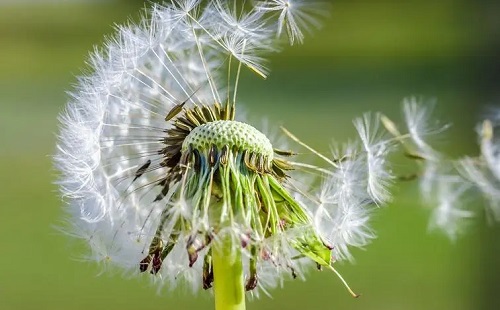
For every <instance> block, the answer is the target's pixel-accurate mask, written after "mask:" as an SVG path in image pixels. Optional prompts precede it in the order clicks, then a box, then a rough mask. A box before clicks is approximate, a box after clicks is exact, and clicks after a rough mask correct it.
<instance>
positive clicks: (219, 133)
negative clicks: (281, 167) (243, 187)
mask: <svg viewBox="0 0 500 310" xmlns="http://www.w3.org/2000/svg"><path fill="white" fill-rule="evenodd" d="M189 145H192V147H193V148H195V149H198V150H200V151H206V150H209V149H210V147H211V146H212V145H215V146H216V147H217V148H218V149H222V148H223V147H224V146H226V145H227V146H229V147H230V148H231V149H232V148H236V149H238V150H246V151H250V152H252V153H256V154H260V155H263V156H265V157H267V158H268V159H269V160H272V158H273V146H272V144H271V142H270V141H269V139H268V138H267V137H266V136H265V135H264V134H263V133H261V132H260V131H258V130H257V129H255V128H254V127H252V126H250V125H248V124H245V123H242V122H238V121H230V120H218V121H214V122H209V123H206V124H203V125H200V126H198V127H196V128H194V129H193V130H192V131H191V132H190V133H189V135H188V136H187V137H186V139H185V140H184V143H183V144H182V151H185V150H187V149H188V146H189Z"/></svg>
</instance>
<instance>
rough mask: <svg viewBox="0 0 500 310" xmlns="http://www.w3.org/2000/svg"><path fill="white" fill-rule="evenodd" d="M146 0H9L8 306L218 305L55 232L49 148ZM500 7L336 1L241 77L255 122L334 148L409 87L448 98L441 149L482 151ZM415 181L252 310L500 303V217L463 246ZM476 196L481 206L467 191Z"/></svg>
mask: <svg viewBox="0 0 500 310" xmlns="http://www.w3.org/2000/svg"><path fill="white" fill-rule="evenodd" d="M148 5H150V4H149V3H145V2H144V1H139V0H129V1H118V0H117V1H69V0H67V1H43V0H38V1H36V0H33V1H20V0H12V1H6V0H0V253H1V254H0V309H2V310H11V309H94V310H97V309H109V310H111V309H121V310H125V309H141V310H146V309H212V308H213V303H212V299H211V296H210V294H209V293H206V292H201V293H200V294H199V295H198V296H195V297H193V296H192V295H189V294H188V293H184V292H183V291H182V290H180V291H179V290H178V291H175V292H174V293H168V292H162V293H160V294H158V293H157V292H156V290H155V288H153V287H152V286H151V285H150V284H149V282H148V281H147V279H125V278H124V277H122V276H121V275H119V274H111V275H110V274H104V275H98V274H99V268H98V267H97V266H95V265H94V264H91V263H86V262H81V261H79V260H78V257H80V255H81V254H82V253H83V250H82V251H81V252H79V251H78V249H79V248H78V247H75V246H74V242H73V241H72V240H69V239H68V238H67V237H66V236H64V235H62V234H61V233H59V232H58V231H57V230H56V229H54V226H56V225H58V224H59V223H60V222H61V220H62V219H63V213H62V211H61V202H60V200H59V198H58V194H57V188H56V186H54V185H53V182H54V179H55V175H56V172H55V171H54V169H53V168H52V164H51V154H53V153H54V150H55V135H56V133H57V130H58V129H57V119H56V118H57V115H58V112H59V111H61V109H62V108H63V106H64V104H65V101H66V99H67V95H66V94H65V91H66V90H69V89H71V87H72V85H73V84H74V83H75V81H76V78H75V76H76V75H78V74H79V73H80V72H81V71H80V70H81V68H84V61H85V59H86V57H87V52H88V51H89V50H91V49H92V48H93V46H94V45H96V44H97V45H99V44H100V43H102V42H103V35H105V34H112V33H113V27H112V25H113V24H114V23H122V22H124V21H126V20H127V19H129V18H132V19H134V18H137V16H138V14H137V12H138V11H139V10H140V9H141V8H144V7H145V6H148ZM499 12H500V5H499V2H498V1H478V0H469V1H466V0H455V1H451V0H440V1H432V0H406V1H389V0H386V1H381V0H377V1H375V0H371V1H368V0H365V1H350V0H337V1H335V2H334V3H333V5H332V13H331V18H330V19H328V20H327V21H326V22H325V25H324V27H323V28H322V29H321V30H320V31H318V32H316V33H315V34H314V35H313V36H311V37H309V38H307V41H306V44H305V45H303V46H294V47H291V48H287V49H286V50H285V51H284V52H283V53H281V54H278V55H274V56H273V57H271V58H272V62H271V64H272V65H271V68H272V74H271V76H270V77H269V78H268V79H267V80H265V81H264V80H261V79H260V78H259V77H257V76H254V75H252V74H245V75H244V76H243V80H242V81H241V84H240V85H241V86H240V101H241V102H243V103H244V104H245V106H246V110H247V112H248V115H249V118H250V119H251V120H253V121H255V122H257V123H259V122H260V120H261V118H262V115H267V118H268V119H269V120H270V124H272V125H273V124H283V125H286V126H287V128H289V129H290V130H292V131H293V132H295V133H298V134H299V135H300V136H301V138H303V140H305V141H309V142H310V144H311V145H313V146H314V147H316V148H318V149H319V150H321V151H323V152H328V151H329V143H330V142H332V141H333V140H335V141H345V140H346V139H348V138H349V137H353V136H354V130H353V127H352V123H351V120H352V119H353V118H354V117H356V116H359V115H361V113H363V112H365V111H383V112H385V113H386V114H388V115H389V116H391V117H394V118H398V116H399V115H400V102H401V100H402V98H403V97H405V96H408V95H422V96H425V97H429V98H430V97H435V98H437V99H438V104H437V106H436V114H437V115H439V116H440V119H442V120H444V121H449V122H451V123H453V127H452V128H451V129H450V130H449V131H448V132H447V133H446V138H443V139H440V140H438V141H437V145H436V146H437V147H438V148H439V149H441V150H444V151H446V152H448V154H450V155H451V156H460V155H463V154H474V153H475V152H477V148H476V146H475V140H476V138H475V133H474V132H473V127H474V125H475V123H476V122H477V120H478V119H479V117H480V116H481V113H483V112H484V111H485V110H484V109H485V107H487V106H494V105H495V104H496V105H497V106H500V91H499V86H500V84H499V80H500V74H499V73H500V70H499V69H500V61H499V60H498V58H497V57H498V55H500V13H499ZM416 192H417V190H416V184H415V183H412V182H409V183H405V184H401V185H400V186H397V188H396V199H395V201H394V203H392V204H391V205H390V206H389V207H387V208H384V209H381V210H380V212H379V213H378V215H377V216H376V217H375V219H374V222H373V226H374V228H375V229H376V230H377V231H378V236H379V238H378V239H377V240H375V242H374V243H373V244H372V245H370V246H368V247H367V248H366V251H361V250H360V251H355V253H354V254H355V257H356V262H355V263H353V264H351V263H345V264H341V265H339V266H338V269H339V270H340V271H341V273H342V274H343V275H344V277H345V278H346V279H348V281H349V283H350V284H351V285H352V287H353V288H354V289H355V290H356V291H357V292H360V293H362V294H363V296H362V297H361V298H359V299H356V300H354V299H352V298H351V297H350V296H349V295H348V294H347V293H346V291H345V289H344V288H343V287H342V285H341V283H340V281H339V280H338V279H337V278H336V277H335V276H334V275H333V274H331V273H329V272H326V271H323V272H316V271H312V272H311V274H310V276H309V278H308V280H307V281H306V282H303V281H299V280H296V281H291V280H290V281H288V282H287V283H286V285H285V288H284V289H281V290H276V291H273V292H272V294H273V297H272V298H268V297H263V298H261V299H259V300H255V301H252V302H249V304H248V308H249V309H261V310H264V309H273V310H275V309H323V310H326V309H384V310H389V309H440V310H442V309H498V307H499V306H498V305H499V304H500V294H498V292H499V288H500V238H499V236H500V225H498V224H497V225H496V226H495V225H493V226H491V225H487V224H486V220H485V219H484V218H482V217H481V216H478V218H477V219H476V221H475V224H474V225H471V227H469V230H468V234H466V235H464V236H462V237H461V238H459V239H458V240H457V242H455V243H451V242H449V240H448V239H447V238H446V237H445V236H443V235H442V234H440V233H435V232H431V233H429V232H428V216H429V212H428V210H426V209H425V208H423V207H422V206H421V204H420V202H419V200H418V199H417V198H416V197H417V194H416ZM471 203H477V202H474V201H471Z"/></svg>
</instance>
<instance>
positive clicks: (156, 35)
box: [55, 0, 500, 290]
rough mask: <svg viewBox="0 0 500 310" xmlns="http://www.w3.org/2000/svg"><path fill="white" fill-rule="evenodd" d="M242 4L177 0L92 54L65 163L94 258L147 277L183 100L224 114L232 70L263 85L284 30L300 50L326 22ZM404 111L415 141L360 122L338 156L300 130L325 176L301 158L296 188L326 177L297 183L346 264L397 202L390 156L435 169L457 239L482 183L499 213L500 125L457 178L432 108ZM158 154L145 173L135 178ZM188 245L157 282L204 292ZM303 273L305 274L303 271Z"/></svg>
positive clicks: (75, 230) (60, 155)
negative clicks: (166, 150)
mask: <svg viewBox="0 0 500 310" xmlns="http://www.w3.org/2000/svg"><path fill="white" fill-rule="evenodd" d="M238 3H239V1H229V0H228V1H225V0H214V1H201V0H175V1H173V2H172V4H169V5H165V6H161V5H156V6H154V7H153V8H152V10H151V12H150V13H149V14H147V15H146V16H145V17H144V18H143V20H142V22H141V23H140V24H139V25H128V26H124V27H120V28H119V30H118V35H117V36H116V37H115V38H114V39H112V40H109V41H108V42H107V44H106V46H105V48H104V49H103V50H102V51H96V52H95V53H93V54H92V56H91V59H90V66H91V68H92V73H91V74H89V75H87V76H84V77H81V78H80V80H79V84H78V87H77V88H76V89H75V90H74V91H73V92H72V93H71V96H72V98H71V101H70V102H69V103H68V105H67V108H66V110H65V112H64V113H62V115H61V117H60V123H61V132H60V134H59V142H58V145H57V149H58V151H57V155H56V157H55V162H56V165H57V168H58V170H59V171H60V173H61V175H60V178H59V181H58V183H59V185H60V188H61V192H62V195H63V198H64V200H65V201H66V202H67V207H66V210H67V213H68V214H69V220H68V222H69V223H70V225H71V226H72V227H71V228H70V231H71V234H72V235H74V236H76V237H78V238H81V239H83V240H85V241H86V243H87V244H89V245H90V249H91V251H92V252H91V254H90V255H89V259H92V260H96V261H99V262H103V263H106V265H108V264H109V265H115V266H119V267H121V268H123V269H125V270H128V271H131V272H133V273H138V262H140V261H141V259H142V258H143V257H144V253H147V251H148V246H149V244H150V242H151V239H152V237H153V236H154V235H155V230H156V228H157V226H158V221H159V218H161V216H160V214H161V212H162V211H163V210H164V208H165V201H168V198H169V197H168V195H169V194H170V195H171V193H172V191H173V190H175V189H173V190H171V191H170V192H169V193H167V197H166V200H162V201H156V202H154V201H155V197H157V195H158V194H159V191H160V190H161V188H159V187H155V186H153V185H154V183H155V182H157V181H158V180H159V179H160V178H161V177H162V176H164V174H165V171H166V170H165V168H164V167H162V166H161V165H160V163H161V161H162V160H163V157H162V155H160V154H159V153H158V150H159V148H160V147H161V141H162V139H163V138H164V137H165V130H166V129H168V128H170V126H171V125H169V124H168V123H167V122H166V121H165V117H166V115H167V114H168V113H169V111H170V110H171V109H172V108H173V107H174V106H175V105H177V104H180V103H181V102H184V101H186V102H187V103H186V104H187V106H193V105H194V104H207V105H212V104H213V103H215V102H219V103H223V102H226V100H227V98H228V97H229V96H230V94H233V96H234V97H236V90H237V87H238V85H237V80H238V78H237V75H238V74H239V67H238V66H236V67H235V66H234V63H233V64H232V63H231V62H232V61H234V62H236V63H240V64H242V65H243V66H246V67H248V68H250V70H252V71H254V72H256V73H257V74H259V75H263V76H265V75H266V74H267V69H266V67H265V58H264V56H265V55H266V53H269V52H275V51H277V50H279V47H280V45H281V44H282V43H283V41H284V40H282V38H281V37H282V35H283V34H286V35H287V37H288V40H289V43H291V44H293V43H295V42H302V40H303V38H304V31H307V30H309V28H311V27H316V26H317V25H318V22H317V19H316V17H317V16H318V15H322V14H323V12H325V10H324V9H322V8H321V7H320V6H317V5H313V4H312V3H311V2H310V1H301V0H268V1H248V3H246V4H245V5H243V6H240V4H238ZM228 81H229V82H228ZM228 86H229V87H228ZM404 116H405V121H406V122H405V123H406V124H407V133H401V132H399V129H398V128H397V127H396V125H395V124H394V123H392V121H390V120H388V119H387V118H385V117H384V116H381V115H379V114H373V115H372V114H366V115H364V116H363V117H361V118H359V119H356V120H355V121H354V126H355V128H356V130H357V131H358V133H359V141H358V142H355V143H350V144H347V145H345V146H343V147H340V148H338V149H336V151H334V153H333V154H332V156H331V157H325V156H323V155H321V154H319V153H318V152H316V151H314V150H313V149H311V148H310V147H308V146H307V145H306V144H305V143H303V142H300V141H298V139H297V138H295V137H294V136H291V135H290V137H291V138H292V140H295V141H296V142H299V144H301V145H302V146H305V147H306V148H308V149H309V150H310V151H312V152H313V153H316V154H317V155H318V156H319V157H320V158H321V159H323V160H324V161H325V162H326V163H327V167H326V168H324V167H315V166H312V165H308V164H304V163H302V164H301V163H294V164H295V167H296V171H294V172H293V173H292V177H293V178H294V179H295V180H300V179H301V178H307V177H309V174H304V171H305V170H307V171H309V172H310V171H311V170H313V171H314V172H315V173H318V174H319V175H320V177H319V178H320V182H321V185H320V186H318V188H317V189H307V188H302V187H301V186H300V185H299V184H302V183H305V182H293V180H292V181H290V182H289V183H288V184H286V186H287V188H288V189H289V190H290V192H291V193H292V195H294V197H297V199H298V200H299V201H300V202H301V204H302V206H303V207H304V208H305V209H307V210H308V212H309V214H310V215H311V225H313V227H314V229H315V230H317V231H318V232H319V234H320V235H321V237H322V238H324V241H325V243H328V244H329V245H331V246H333V254H332V255H333V258H334V259H335V260H340V259H345V258H350V257H351V255H350V253H349V247H362V246H365V245H366V244H367V243H368V242H369V241H370V240H371V239H372V238H374V236H375V235H374V232H373V231H372V230H371V229H370V226H369V219H370V216H371V214H372V213H373V211H374V210H376V209H377V208H379V206H382V205H384V204H386V203H387V202H388V201H389V200H390V198H391V195H390V192H389V189H390V185H391V184H392V183H393V182H394V181H395V180H396V176H395V175H394V173H393V172H392V170H391V167H390V165H389V161H388V156H389V155H390V154H391V153H392V152H394V151H397V150H398V149H399V147H401V146H402V147H403V148H404V149H406V150H407V152H408V153H409V154H412V155H413V156H414V157H415V158H418V159H419V160H420V161H421V162H422V163H423V164H422V167H423V170H422V171H423V174H422V175H421V176H420V178H421V180H422V190H423V191H424V192H426V193H428V194H429V195H427V194H426V195H425V196H426V197H428V198H429V199H430V200H432V202H433V203H434V202H436V203H437V208H436V209H435V215H434V216H433V223H434V224H435V225H437V226H440V227H442V228H444V229H445V230H446V231H447V232H448V233H449V234H450V235H451V236H453V235H455V233H456V231H457V229H458V227H459V225H457V224H459V223H460V222H461V220H462V219H464V218H468V217H470V216H471V215H472V213H471V211H470V210H466V209H464V205H463V202H465V199H463V198H462V196H463V195H464V194H465V193H466V192H467V191H468V190H470V189H471V188H477V189H479V191H480V192H482V193H483V194H484V195H485V197H486V198H487V199H488V201H489V205H490V206H491V208H489V210H490V211H491V213H492V214H493V215H494V216H495V217H496V218H500V206H499V203H498V202H499V201H500V187H499V182H500V169H499V167H500V150H499V146H498V145H499V143H498V139H496V136H495V135H494V132H495V130H497V128H498V127H500V122H499V121H498V119H493V120H491V121H490V122H486V123H484V124H482V126H481V128H480V130H479V132H480V144H481V152H482V155H481V157H479V158H466V159H464V160H462V161H459V162H458V166H459V169H458V170H459V171H460V172H461V174H458V173H452V172H456V167H457V164H456V162H453V163H455V164H453V163H452V164H451V165H450V164H446V165H444V164H443V162H447V163H449V162H450V161H449V160H448V161H447V160H446V159H445V158H444V156H443V155H441V154H440V153H439V152H437V151H435V150H434V149H433V148H432V147H430V145H429V144H428V143H427V142H426V137H427V136H428V135H431V134H435V133H438V132H440V131H442V130H443V129H444V127H443V126H439V125H436V124H434V123H432V122H431V119H430V113H429V109H428V108H427V107H425V106H424V105H423V104H421V103H418V102H417V100H416V99H414V98H410V99H408V100H406V101H405V103H404ZM382 125H384V126H385V128H384V126H382ZM146 159H149V160H150V162H149V164H148V165H147V167H146V168H145V170H146V171H145V173H144V177H141V178H139V179H137V181H135V182H133V181H134V179H135V178H136V177H137V171H138V168H140V167H141V166H143V165H144V164H145V160H146ZM446 169H449V170H448V171H447V170H446ZM464 177H465V179H464ZM467 181H469V182H467ZM169 208H170V209H171V210H172V211H171V212H172V214H174V216H175V215H179V216H181V215H182V216H183V217H185V218H189V217H190V216H192V214H190V212H191V210H192V208H191V206H190V205H189V203H188V202H186V201H182V200H181V201H171V202H169ZM166 229H167V230H168V229H172V228H166ZM293 233H294V232H293V231H292V232H290V234H293ZM286 237H287V236H286V235H282V236H277V237H276V238H285V239H286ZM285 239H284V240H283V242H285V241H286V240H285ZM279 241H280V240H278V241H276V240H274V241H272V243H273V244H274V245H276V244H277V243H279ZM185 243H186V240H184V239H182V238H180V239H179V241H178V245H176V247H175V248H174V250H173V252H172V253H171V254H170V255H169V256H168V257H167V261H166V262H164V263H163V266H164V267H163V268H162V269H161V271H160V274H159V276H158V277H156V279H158V280H159V282H161V283H168V287H169V288H172V287H175V286H176V285H177V284H178V283H182V282H187V283H188V284H189V285H190V286H191V287H192V288H193V290H197V289H198V288H200V287H201V284H200V281H201V272H202V269H201V265H202V264H201V263H200V262H199V263H197V264H195V265H194V266H193V267H191V268H190V267H188V264H187V261H188V257H187V252H186V250H185V249H186V244H185ZM285 250H286V249H285ZM290 251H292V250H290ZM276 260H279V257H278V258H276ZM245 264H248V260H247V261H245ZM300 266H301V262H297V265H295V266H294V267H295V268H297V269H298V270H297V272H299V275H300ZM259 268H260V269H259V273H260V277H259V285H260V286H265V287H274V286H276V285H279V284H281V282H282V280H283V277H282V276H281V275H282V273H283V272H289V271H288V270H281V269H282V266H276V265H273V264H271V263H269V264H265V265H261V266H259ZM284 269H286V268H284Z"/></svg>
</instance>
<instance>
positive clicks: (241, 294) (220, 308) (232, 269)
mask: <svg viewBox="0 0 500 310" xmlns="http://www.w3.org/2000/svg"><path fill="white" fill-rule="evenodd" d="M232 242H234V241H232V240H231V238H230V237H228V238H226V239H225V240H224V242H223V243H222V244H220V246H216V247H214V248H212V251H213V252H212V260H213V270H214V293H215V310H245V286H244V283H243V263H242V261H241V253H240V252H239V251H231V249H232V247H233V246H234V245H233V244H232Z"/></svg>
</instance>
